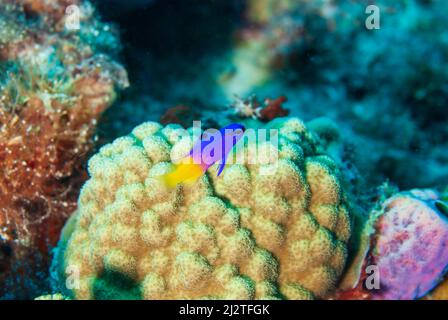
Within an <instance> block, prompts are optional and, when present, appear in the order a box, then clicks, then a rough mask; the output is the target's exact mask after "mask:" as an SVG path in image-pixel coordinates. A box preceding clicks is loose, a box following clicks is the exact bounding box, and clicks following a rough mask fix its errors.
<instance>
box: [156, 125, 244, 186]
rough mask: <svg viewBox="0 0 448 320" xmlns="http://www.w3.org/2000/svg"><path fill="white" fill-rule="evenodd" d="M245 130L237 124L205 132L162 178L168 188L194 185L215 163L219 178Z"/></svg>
mask: <svg viewBox="0 0 448 320" xmlns="http://www.w3.org/2000/svg"><path fill="white" fill-rule="evenodd" d="M245 130H246V129H245V128H244V126H243V125H241V124H238V123H233V124H230V125H228V126H226V127H224V128H222V129H220V130H207V131H205V132H204V133H203V134H202V137H201V138H200V139H199V140H198V141H197V142H196V143H195V145H194V146H193V149H192V150H191V151H190V153H189V154H188V155H187V156H186V157H185V158H184V159H182V160H181V161H180V162H179V163H177V164H175V167H174V169H173V171H171V172H169V173H167V174H165V175H163V176H162V180H163V181H164V182H165V184H166V185H167V186H168V187H171V188H174V187H175V186H177V185H178V184H179V183H194V182H195V181H197V180H198V179H199V178H200V177H202V176H203V175H204V174H205V172H206V171H207V170H208V169H209V168H210V167H211V166H212V165H213V164H215V163H219V164H220V166H219V168H218V172H217V175H218V176H219V175H220V174H221V173H222V171H223V170H224V167H225V165H226V159H227V156H228V155H229V153H230V151H231V150H232V149H233V147H234V146H235V145H236V144H237V143H238V141H239V140H240V139H241V138H242V137H243V135H244V131H245Z"/></svg>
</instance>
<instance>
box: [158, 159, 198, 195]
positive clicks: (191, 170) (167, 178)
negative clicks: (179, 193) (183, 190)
mask: <svg viewBox="0 0 448 320" xmlns="http://www.w3.org/2000/svg"><path fill="white" fill-rule="evenodd" d="M203 175H204V170H203V169H202V167H201V166H200V165H199V164H196V163H193V160H192V159H191V158H190V157H188V158H187V159H185V160H183V161H182V162H180V163H178V164H175V165H174V170H173V171H171V172H170V173H167V174H165V175H163V176H162V177H161V178H162V180H163V182H164V183H165V184H166V185H167V186H168V187H170V188H174V187H176V186H177V185H178V184H179V183H194V182H196V181H197V180H198V179H199V178H200V177H202V176H203Z"/></svg>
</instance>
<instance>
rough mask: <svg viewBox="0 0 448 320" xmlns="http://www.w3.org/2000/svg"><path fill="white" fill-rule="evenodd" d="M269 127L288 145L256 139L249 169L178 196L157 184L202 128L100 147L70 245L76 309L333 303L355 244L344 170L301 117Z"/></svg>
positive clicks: (65, 259) (63, 271)
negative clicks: (106, 303)
mask: <svg viewBox="0 0 448 320" xmlns="http://www.w3.org/2000/svg"><path fill="white" fill-rule="evenodd" d="M265 128H269V129H278V133H279V134H278V138H279V139H278V141H279V143H278V145H275V144H272V143H271V142H269V141H267V142H266V141H265V142H262V141H261V140H260V139H258V140H257V141H253V140H250V139H249V140H247V139H245V141H244V142H241V143H242V144H241V147H239V148H237V150H238V151H237V152H235V153H236V156H237V158H238V157H240V158H238V159H243V160H242V163H240V162H238V163H233V164H228V165H227V166H226V168H225V169H224V171H223V173H222V175H220V176H219V177H217V176H216V165H215V166H212V167H211V168H210V169H209V172H207V174H206V175H204V176H203V177H202V178H200V179H199V180H198V181H197V182H196V183H195V184H193V185H187V184H185V185H178V186H177V187H176V188H175V189H167V188H166V187H165V185H164V184H163V183H162V182H161V180H160V179H159V178H158V176H159V175H161V174H163V173H166V172H168V171H169V170H170V167H171V166H172V162H171V160H170V159H178V158H180V157H181V156H182V155H185V154H187V153H188V152H189V151H190V149H191V147H192V145H193V142H194V139H193V135H192V130H191V129H189V130H188V134H179V132H180V130H183V129H181V128H180V127H176V126H173V125H168V126H166V127H163V126H161V125H160V124H158V123H155V122H148V123H144V124H142V125H140V126H138V127H136V128H135V129H134V130H133V132H132V134H130V135H129V136H126V137H122V138H119V139H117V140H116V141H115V142H113V143H112V144H109V145H106V146H104V147H103V148H101V150H100V152H99V153H98V154H97V155H95V156H93V157H92V158H91V160H90V162H89V173H90V176H91V178H90V180H89V181H88V182H87V183H86V184H85V186H84V187H83V189H82V191H81V195H80V198H79V209H78V211H77V214H76V215H75V216H74V217H73V219H74V220H73V221H72V222H71V226H66V230H65V233H67V235H66V236H65V240H64V235H63V238H62V240H61V244H60V250H59V258H58V259H57V261H58V262H56V265H57V266H58V272H59V277H60V279H59V281H60V283H62V284H65V283H68V280H70V277H69V276H68V275H69V274H70V275H72V273H70V272H72V271H73V270H78V271H79V279H80V281H79V283H75V285H74V286H73V289H72V291H71V292H70V294H71V295H73V296H74V297H75V298H77V299H94V298H95V299H101V298H106V299H108V298H126V299H127V298H140V299H276V298H281V299H285V298H286V299H313V298H324V297H326V296H328V295H329V294H330V293H331V291H332V290H333V289H334V287H335V285H336V284H337V281H338V279H339V277H340V275H341V273H342V270H343V268H344V265H345V260H346V255H347V248H346V243H347V241H348V239H349V237H350V219H349V214H348V211H347V208H346V203H345V200H344V197H343V191H342V190H341V186H340V183H339V180H338V176H337V168H336V166H335V164H334V163H333V162H332V160H331V159H330V158H328V157H327V156H325V155H319V154H318V153H317V151H316V149H317V147H316V142H315V140H314V138H313V135H312V134H311V133H309V132H308V131H307V130H306V128H305V126H304V124H303V123H302V122H301V121H300V120H299V119H296V118H283V119H276V120H275V121H273V122H271V123H269V124H267V125H266V126H265ZM184 133H185V132H184ZM257 148H258V155H257V152H256V150H257ZM267 149H269V150H270V151H271V152H272V153H271V155H275V154H277V155H278V157H277V158H276V157H275V156H259V155H260V154H261V152H260V150H267ZM276 151H278V152H277V153H275V152H276ZM256 157H257V158H256ZM255 158H256V159H255ZM255 160H256V161H255ZM67 229H69V230H67ZM67 270H69V271H70V272H69V271H67Z"/></svg>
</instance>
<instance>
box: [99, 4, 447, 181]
mask: <svg viewBox="0 0 448 320" xmlns="http://www.w3.org/2000/svg"><path fill="white" fill-rule="evenodd" d="M264 2H265V3H268V2H270V1H264ZM271 2H272V1H271ZM280 2H281V1H280ZM287 2H291V1H284V3H287ZM117 3H118V2H114V1H113V2H112V3H109V2H108V1H107V2H106V1H97V4H98V7H99V10H100V13H101V15H102V16H103V17H104V18H105V19H106V20H107V21H111V22H113V23H115V24H117V25H118V27H119V28H120V30H121V35H122V41H123V48H124V50H123V55H124V63H125V65H126V67H127V69H128V71H129V75H130V81H131V83H132V85H131V88H130V89H128V91H127V92H126V93H125V94H124V95H123V96H122V97H121V100H120V101H119V102H118V103H116V104H115V105H114V106H113V107H112V108H110V109H109V110H108V111H107V112H106V114H105V116H104V118H103V122H102V124H101V125H100V137H101V141H104V142H108V141H110V140H111V139H113V138H116V137H118V136H122V135H124V134H127V133H128V132H130V130H131V129H132V128H133V127H134V126H135V125H137V124H138V123H140V122H142V121H144V120H156V121H159V120H160V117H161V116H162V115H163V114H164V113H165V112H166V110H167V109H169V108H171V107H174V106H178V105H188V106H189V107H191V109H192V113H194V114H195V115H196V117H199V118H201V119H204V118H207V112H208V111H211V110H213V112H222V114H223V115H224V114H227V112H228V106H229V104H230V103H231V102H232V99H233V93H237V94H239V95H241V96H242V97H247V96H249V95H251V94H256V95H257V96H259V97H261V98H264V97H277V96H280V95H286V96H287V97H288V99H289V101H288V103H287V104H286V107H287V108H288V109H290V110H291V114H292V115H297V116H300V117H301V118H303V119H304V120H307V121H308V120H312V119H314V118H316V117H327V118H330V119H332V120H333V121H334V122H335V123H336V125H337V127H338V130H339V131H340V134H341V137H342V139H343V141H344V149H345V151H344V152H345V154H344V155H342V156H343V157H344V158H347V159H349V160H350V162H352V163H354V164H355V165H356V167H357V170H358V171H359V173H360V176H361V177H362V179H363V180H364V182H365V184H364V186H365V187H366V188H374V187H376V186H378V185H380V184H381V183H383V182H385V181H390V182H391V183H392V184H396V185H397V186H399V187H400V188H402V189H407V188H414V187H437V188H439V189H443V188H445V187H446V185H447V184H448V165H447V164H448V152H447V151H446V150H447V141H448V139H447V138H448V126H447V122H448V110H447V108H448V107H447V103H448V76H447V73H448V41H447V37H448V30H447V27H446V26H447V23H446V19H445V18H444V16H443V14H442V12H446V9H448V4H447V3H446V2H445V1H437V0H434V1H419V0H415V1H394V2H393V3H392V2H390V1H374V3H375V4H377V5H378V6H379V7H380V8H381V10H382V11H381V29H379V30H367V29H366V28H365V26H364V21H365V19H366V17H367V14H366V13H365V8H366V6H367V4H369V3H370V2H368V1H338V2H337V4H336V2H334V3H333V2H332V1H324V2H322V1H321V2H319V1H315V2H313V1H311V2H301V1H297V2H296V3H297V4H295V5H291V6H290V7H289V8H288V9H285V10H283V11H282V10H280V11H279V12H278V13H277V12H276V11H275V10H272V12H271V14H272V15H271V16H270V17H269V19H271V20H270V21H268V22H265V21H264V22H262V23H260V22H259V21H255V22H254V19H252V20H251V19H250V18H248V17H249V16H250V10H253V9H251V8H250V1H243V0H234V1H185V0H168V1H140V4H139V5H137V6H134V7H132V8H129V9H128V10H124V8H123V7H124V6H125V4H124V3H123V4H119V3H118V4H117ZM248 3H249V5H248ZM304 3H308V4H304ZM309 3H311V4H309ZM313 3H314V6H313ZM322 3H333V4H332V6H331V8H330V9H331V10H333V11H331V12H335V13H333V15H332V16H329V15H328V14H326V13H325V12H324V11H323V10H322V7H323V5H322ZM248 12H249V13H248ZM282 19H289V20H287V21H292V24H291V23H290V24H285V25H286V27H285V28H292V30H293V29H294V28H295V27H296V25H295V24H297V25H298V26H299V27H298V28H299V29H300V31H301V33H300V35H301V36H296V37H295V38H294V34H293V35H292V36H291V35H286V36H285V35H283V34H280V35H279V36H278V37H279V38H281V37H289V38H288V39H287V41H284V43H286V44H284V43H281V44H280V45H277V47H275V46H271V47H270V48H271V50H272V51H275V50H277V51H278V52H277V53H278V54H279V55H281V56H282V65H281V66H278V65H276V64H275V63H274V64H273V66H270V67H269V76H268V78H269V79H268V80H267V81H262V82H260V83H256V84H255V85H252V86H249V85H247V87H249V88H250V89H249V90H242V92H231V88H232V85H228V86H227V87H226V84H224V85H223V83H222V82H220V81H221V80H220V76H221V75H222V74H226V73H229V74H232V73H234V72H238V68H241V62H235V59H234V57H235V56H237V55H238V52H239V51H241V49H240V48H241V47H244V40H241V38H238V36H239V34H241V33H242V30H243V31H244V30H246V31H247V30H253V29H256V30H260V29H261V30H262V31H261V33H262V37H263V32H264V34H265V36H266V37H269V31H270V28H271V29H273V30H275V28H282V27H284V24H282V23H284V22H283V21H282ZM294 23H295V24H294ZM261 24H264V25H263V26H262V27H261V28H260V25H261ZM276 24H277V25H276ZM246 39H247V38H246ZM246 41H247V40H246ZM248 41H249V42H250V39H249V40H248ZM242 42H243V44H241V43H242ZM242 50H244V49H242ZM257 54H258V55H259V56H260V55H266V56H269V55H272V52H266V51H260V52H258V53H257ZM249 57H251V56H249ZM285 57H286V58H285ZM269 58H270V59H272V60H275V59H277V58H276V57H274V58H272V57H269ZM238 63H239V64H240V65H238ZM244 63H250V61H246V62H242V64H243V67H244ZM229 70H230V71H229ZM235 70H236V71H235ZM245 77H246V78H245ZM246 79H248V82H251V74H247V75H243V76H242V77H241V78H240V79H239V80H238V81H240V82H242V83H243V82H244V81H245V80H246ZM241 87H244V85H242V86H241ZM223 88H224V89H223ZM228 88H230V89H228Z"/></svg>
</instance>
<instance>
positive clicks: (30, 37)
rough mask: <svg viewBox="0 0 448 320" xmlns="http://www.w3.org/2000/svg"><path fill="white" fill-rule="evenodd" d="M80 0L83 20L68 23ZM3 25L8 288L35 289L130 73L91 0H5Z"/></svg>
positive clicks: (1, 286)
mask: <svg viewBox="0 0 448 320" xmlns="http://www.w3.org/2000/svg"><path fill="white" fill-rule="evenodd" d="M72 4H76V5H78V7H79V10H80V13H81V15H80V21H79V23H80V25H79V29H78V30H69V29H67V28H66V25H65V21H66V19H67V16H66V7H67V6H68V5H72ZM0 26H1V28H0V29H1V31H0V68H1V70H2V74H1V75H2V76H1V79H0V97H1V99H0V162H1V167H0V245H1V246H2V252H1V253H0V264H1V265H0V296H2V295H3V294H5V295H7V294H8V293H9V294H13V295H15V297H29V296H30V295H32V294H33V293H30V292H28V291H32V290H33V288H32V287H33V286H37V287H39V286H40V284H37V283H36V284H34V285H33V279H34V278H35V277H38V278H39V277H41V276H43V277H44V276H45V274H46V271H45V270H46V269H47V264H48V262H49V261H48V260H49V259H48V254H49V250H50V249H51V248H52V247H53V246H55V245H56V244H57V241H58V238H59V234H60V230H61V228H62V226H63V224H64V222H65V220H66V219H67V218H68V216H69V215H70V214H71V213H72V212H73V211H74V210H75V209H76V201H77V197H78V194H79V189H80V187H81V186H82V184H83V183H84V181H85V180H86V178H87V174H86V171H85V169H84V167H83V163H84V161H85V160H86V159H87V157H88V154H89V152H90V151H91V150H92V147H93V145H94V134H95V128H96V124H97V121H98V119H99V117H100V116H101V114H102V113H103V111H104V110H105V109H107V108H108V107H109V106H110V105H111V104H112V102H113V101H114V98H115V96H116V92H117V91H116V89H117V88H119V87H120V88H123V87H126V86H127V84H128V83H127V82H128V80H127V75H126V71H125V70H124V69H123V68H122V67H121V65H119V64H118V63H116V62H114V60H113V58H112V56H113V54H115V53H116V51H117V49H118V48H119V44H118V41H117V38H116V35H115V34H114V32H113V30H112V28H111V27H110V26H108V25H105V24H102V23H100V22H99V21H98V20H97V18H96V17H95V16H94V9H93V7H92V6H91V5H90V3H89V2H87V1H85V2H82V1H63V0H61V1H44V0H41V1H38V0H34V1H31V0H22V1H9V0H0ZM8 288H12V289H10V290H9V289H8ZM40 289H42V288H40Z"/></svg>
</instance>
